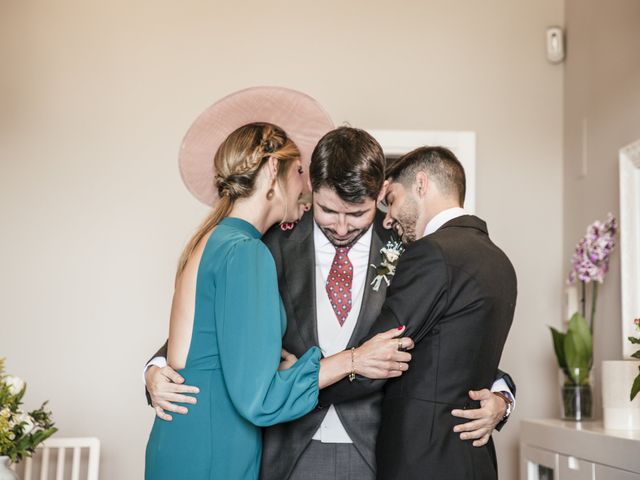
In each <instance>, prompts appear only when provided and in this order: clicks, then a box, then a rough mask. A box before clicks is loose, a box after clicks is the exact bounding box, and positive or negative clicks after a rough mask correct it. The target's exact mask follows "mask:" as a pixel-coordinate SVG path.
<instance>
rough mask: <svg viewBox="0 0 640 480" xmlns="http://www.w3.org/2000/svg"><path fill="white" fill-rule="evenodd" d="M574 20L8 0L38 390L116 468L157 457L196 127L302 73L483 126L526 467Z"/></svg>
mask: <svg viewBox="0 0 640 480" xmlns="http://www.w3.org/2000/svg"><path fill="white" fill-rule="evenodd" d="M562 23H563V2H562V0H536V1H524V0H518V1H511V2H504V1H498V0H491V1H485V2H474V1H471V0H466V1H459V2H456V3H453V2H450V1H445V0H439V1H436V0H432V1H417V0H416V1H405V2H395V3H392V2H367V1H364V0H355V1H351V2H342V1H337V0H330V1H324V2H315V3H309V2H284V1H277V0H276V1H272V2H261V1H257V0H249V1H246V2H224V3H223V2H198V1H193V0H191V1H183V2H170V1H154V2H151V1H144V2H143V1H138V2H130V1H128V2H125V1H123V0H113V1H111V2H92V1H80V0H76V1H73V0H58V1H57V2H46V1H35V0H33V1H30V0H5V1H3V2H2V3H0V55H1V56H0V58H2V59H3V62H2V66H3V68H2V75H0V105H2V107H1V108H0V218H2V225H3V227H2V235H0V265H2V274H1V275H0V305H2V316H1V320H0V322H2V326H1V329H0V354H1V355H3V356H7V357H8V367H9V369H10V370H11V371H12V372H13V373H15V374H18V375H22V376H24V377H25V378H26V379H27V380H28V381H29V384H30V392H29V395H28V399H29V402H31V403H33V404H35V403H36V402H38V401H41V400H43V399H46V398H48V399H50V400H51V408H52V409H53V411H54V414H55V419H56V420H57V424H58V426H59V427H60V434H61V435H97V436H98V437H100V439H101V440H102V442H103V457H102V466H101V473H102V477H103V478H107V479H115V478H117V479H119V480H126V479H137V478H141V476H142V471H143V452H144V445H145V442H146V437H147V435H148V431H149V426H150V423H151V421H152V412H151V410H150V409H148V408H147V407H145V405H144V400H143V398H142V389H141V384H140V377H139V373H140V367H141V365H142V364H143V362H144V361H145V360H146V357H147V356H148V354H150V353H151V352H152V351H153V350H154V348H155V346H156V345H158V344H159V343H161V342H162V340H163V339H164V338H165V336H166V332H167V317H168V312H169V302H170V298H171V293H172V280H173V272H174V266H175V261H176V258H177V255H178V253H179V251H180V248H181V246H182V244H183V242H184V241H185V240H186V238H187V237H188V236H189V233H190V232H191V230H192V229H193V228H194V227H195V226H196V224H197V222H198V220H199V219H200V218H201V217H202V216H203V215H204V213H205V209H204V208H203V207H201V206H200V205H199V204H198V203H197V202H196V201H195V200H193V199H192V198H191V197H190V196H189V194H188V193H187V192H186V190H185V189H184V187H183V186H182V184H181V182H180V179H179V176H178V172H177V167H176V158H177V151H178V146H179V144H180V141H181V138H182V135H183V134H184V133H185V132H186V130H187V128H188V126H189V125H190V122H191V121H192V120H193V118H195V116H196V115H197V114H199V113H200V111H201V110H202V109H204V107H206V106H207V105H208V104H210V103H212V102H213V101H215V100H216V99H218V98H220V97H221V96H223V95H225V94H227V93H230V92H232V91H234V90H237V89H239V88H243V87H247V86H251V85H260V84H277V85H285V86H290V87H293V88H296V89H300V90H303V91H306V92H308V93H310V94H311V95H313V96H315V97H316V98H317V99H318V100H319V101H320V102H321V103H323V104H324V105H325V107H326V108H327V110H328V111H329V112H330V114H331V115H332V116H333V118H334V120H335V121H336V123H342V122H344V121H348V122H349V123H350V124H352V125H354V126H360V127H364V128H381V129H444V130H471V131H476V132H477V138H478V145H477V168H478V171H477V181H478V198H477V210H478V213H479V215H481V216H482V217H484V218H485V219H486V220H487V221H488V223H489V228H490V232H491V234H492V237H493V238H494V240H495V241H496V242H497V243H498V244H499V245H501V246H502V247H503V248H504V250H505V251H506V252H507V253H508V254H509V256H510V257H511V259H512V260H513V263H514V264H515V266H516V269H517V271H518V274H519V291H520V294H519V303H518V308H517V316H516V320H515V323H514V326H513V329H512V333H511V335H510V338H509V341H508V344H507V347H506V350H505V354H504V357H503V362H502V365H503V367H504V368H506V369H507V370H509V371H510V372H511V373H512V374H513V375H514V376H515V378H516V380H517V381H518V385H519V390H518V399H519V400H518V409H517V412H516V414H515V415H514V418H513V419H512V420H511V422H510V424H509V426H508V427H507V428H506V429H505V431H504V432H502V433H500V434H498V435H496V441H497V444H498V454H499V458H500V469H501V474H502V478H505V479H511V478H516V473H515V472H516V471H517V470H516V462H517V439H518V430H519V428H518V421H519V419H520V418H523V417H532V416H533V417H540V416H549V415H552V414H554V413H555V407H556V404H557V402H556V398H555V396H556V394H557V389H556V375H555V368H554V364H553V357H552V352H551V342H550V339H549V334H548V332H547V330H546V326H545V325H546V324H549V323H551V324H553V323H559V321H558V314H559V312H560V310H561V306H560V303H561V289H562V275H563V266H564V263H563V255H562V253H563V251H562V220H563V213H562V174H563V164H562V139H563V136H562V126H563V124H562V104H563V91H562V88H563V67H562V66H553V65H550V64H548V63H547V62H546V60H545V57H544V30H545V28H546V27H547V26H549V25H554V24H562Z"/></svg>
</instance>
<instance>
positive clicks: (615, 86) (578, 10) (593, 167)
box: [563, 0, 640, 416]
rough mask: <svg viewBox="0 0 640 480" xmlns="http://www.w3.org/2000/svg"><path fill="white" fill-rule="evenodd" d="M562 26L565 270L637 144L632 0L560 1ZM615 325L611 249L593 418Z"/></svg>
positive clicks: (639, 114)
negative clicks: (624, 153)
mask: <svg viewBox="0 0 640 480" xmlns="http://www.w3.org/2000/svg"><path fill="white" fill-rule="evenodd" d="M566 24H567V36H568V42H567V43H568V47H569V51H568V55H567V63H566V76H565V87H564V89H565V98H564V112H565V115H564V157H565V158H564V212H565V222H564V249H563V254H564V266H565V271H568V268H569V265H570V262H571V257H572V255H573V251H574V248H575V245H576V243H577V242H578V240H579V239H580V238H581V237H583V236H584V234H585V230H586V227H587V225H589V224H590V223H592V222H593V221H594V220H596V219H598V220H604V219H605V218H606V215H607V212H612V213H614V214H615V215H616V217H617V218H620V208H619V196H620V190H619V185H618V178H619V177H618V152H619V150H620V149H621V148H623V147H625V146H626V145H628V144H630V143H632V142H634V141H636V140H639V139H640V56H638V45H640V28H639V25H640V2H638V1H636V0H615V1H613V2H607V3H603V2H599V1H597V0H567V2H566ZM585 123H586V130H584V127H585ZM583 130H584V131H583ZM583 135H584V137H583ZM583 149H584V150H583ZM585 160H586V162H585V163H586V172H584V173H586V175H584V174H583V162H584V161H585ZM638 242H639V243H640V240H638ZM621 321H622V319H621V298H620V252H619V251H617V250H616V251H614V253H613V255H612V257H611V265H610V271H609V274H608V275H607V277H606V279H605V282H604V285H603V286H602V287H601V288H600V293H599V298H598V310H597V313H596V324H595V333H594V353H595V359H594V365H595V379H596V384H597V385H598V388H597V395H598V403H597V414H598V416H600V415H601V409H602V402H601V401H600V400H601V393H600V387H599V384H600V380H601V374H602V371H601V361H602V360H621V359H622V341H623V340H622V323H621ZM627 321H629V322H632V321H633V319H627ZM625 341H626V340H625ZM629 388H631V386H629Z"/></svg>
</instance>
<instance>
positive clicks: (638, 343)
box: [627, 337, 640, 345]
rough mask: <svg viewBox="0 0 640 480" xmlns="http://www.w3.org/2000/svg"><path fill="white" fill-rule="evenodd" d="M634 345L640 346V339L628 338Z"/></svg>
mask: <svg viewBox="0 0 640 480" xmlns="http://www.w3.org/2000/svg"><path fill="white" fill-rule="evenodd" d="M627 338H628V339H629V341H630V342H631V343H632V344H634V345H640V337H627Z"/></svg>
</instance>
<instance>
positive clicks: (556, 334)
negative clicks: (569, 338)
mask: <svg viewBox="0 0 640 480" xmlns="http://www.w3.org/2000/svg"><path fill="white" fill-rule="evenodd" d="M549 330H551V337H552V339H553V349H554V351H555V352H556V357H557V359H558V366H559V367H560V368H562V369H563V370H566V368H567V360H566V358H565V355H564V337H565V335H566V334H564V333H562V332H560V331H558V330H556V329H555V328H553V327H549Z"/></svg>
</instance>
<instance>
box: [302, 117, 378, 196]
mask: <svg viewBox="0 0 640 480" xmlns="http://www.w3.org/2000/svg"><path fill="white" fill-rule="evenodd" d="M309 175H310V177H311V186H312V188H313V191H314V192H317V191H318V190H320V188H322V187H327V188H330V189H332V190H333V191H335V192H336V194H337V195H338V196H339V197H340V198H341V199H342V200H344V201H345V202H349V203H362V202H363V201H364V200H365V199H366V198H371V199H374V200H375V199H376V198H378V195H379V194H380V190H382V185H383V184H384V179H385V158H384V152H383V151H382V147H381V146H380V144H379V143H378V142H377V141H376V139H375V138H373V137H372V136H371V135H369V134H368V133H367V132H365V131H364V130H360V129H359V128H352V127H339V128H336V129H335V130H332V131H330V132H329V133H327V134H326V135H325V136H324V137H322V138H321V139H320V141H319V142H318V145H316V148H315V149H314V150H313V154H312V155H311V165H310V167H309Z"/></svg>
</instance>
